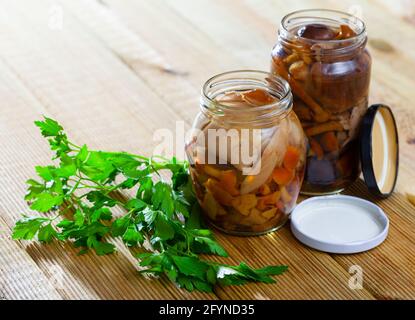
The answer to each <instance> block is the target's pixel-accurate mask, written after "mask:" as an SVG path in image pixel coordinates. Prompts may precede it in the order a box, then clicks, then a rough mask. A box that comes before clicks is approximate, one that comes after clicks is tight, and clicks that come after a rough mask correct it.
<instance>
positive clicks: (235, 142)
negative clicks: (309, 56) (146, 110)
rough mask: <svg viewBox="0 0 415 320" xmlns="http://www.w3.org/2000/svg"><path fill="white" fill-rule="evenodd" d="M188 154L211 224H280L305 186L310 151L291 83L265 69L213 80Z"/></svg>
mask: <svg viewBox="0 0 415 320" xmlns="http://www.w3.org/2000/svg"><path fill="white" fill-rule="evenodd" d="M186 154H187V156H188V159H189V162H190V173H191V177H192V181H193V184H194V189H195V192H196V196H197V199H198V201H199V203H200V205H201V207H202V209H203V212H204V213H205V217H206V219H207V221H208V222H210V223H211V224H212V225H213V226H215V227H217V228H218V229H220V230H222V231H224V232H227V233H231V234H237V235H257V234H263V233H266V232H269V231H272V230H276V229H277V228H279V227H280V226H282V225H283V224H284V223H285V221H286V220H287V218H288V215H289V213H290V212H291V211H292V209H293V207H294V206H295V203H296V200H297V197H298V194H299V192H300V188H301V184H302V181H303V177H304V167H305V157H306V138H305V135H304V132H303V130H302V127H301V124H300V122H299V120H298V118H297V116H296V115H295V113H294V112H293V111H292V94H291V91H290V88H289V85H288V83H287V82H286V81H285V80H284V79H282V78H280V77H277V76H275V75H272V74H270V73H267V72H261V71H233V72H227V73H223V74H219V75H217V76H215V77H213V78H211V79H210V80H208V81H207V82H206V83H205V85H204V86H203V90H202V95H201V98H200V112H199V114H198V115H197V117H196V119H195V122H194V124H193V128H192V133H191V135H190V138H189V139H188V141H187V142H186Z"/></svg>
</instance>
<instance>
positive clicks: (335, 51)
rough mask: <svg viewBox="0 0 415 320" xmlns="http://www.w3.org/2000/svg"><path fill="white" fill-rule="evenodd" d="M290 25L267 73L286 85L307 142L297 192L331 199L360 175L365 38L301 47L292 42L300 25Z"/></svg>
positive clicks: (365, 87)
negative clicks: (300, 188) (306, 150)
mask: <svg viewBox="0 0 415 320" xmlns="http://www.w3.org/2000/svg"><path fill="white" fill-rule="evenodd" d="M336 14H338V13H337V12H336ZM294 20H295V19H291V20H290V21H291V23H292V21H294ZM323 21H324V19H323ZM310 22H312V21H308V22H307V23H310ZM319 22H320V23H321V21H319ZM339 23H340V22H339ZM342 23H345V22H344V20H343V22H342ZM295 25H296V26H295V27H293V28H294V30H290V29H289V28H290V27H289V26H287V25H286V26H282V27H281V28H288V30H285V32H280V34H279V37H278V41H277V44H276V45H275V47H274V48H273V50H272V54H271V55H272V63H271V69H272V72H273V73H275V74H278V75H280V76H282V77H283V78H285V79H286V80H287V81H288V82H289V83H290V85H291V89H292V91H293V95H294V111H295V112H296V113H297V115H298V117H299V118H300V121H301V123H302V126H303V128H304V131H305V133H306V135H307V137H308V140H309V150H308V154H307V167H306V173H305V180H304V183H303V187H302V192H303V193H305V194H311V195H315V194H331V193H337V192H339V191H341V190H343V189H344V188H346V187H347V186H349V185H350V184H352V183H353V182H354V181H355V180H356V179H357V178H358V176H359V174H360V161H359V146H358V139H357V138H358V132H359V126H360V122H361V119H362V118H363V115H364V114H365V112H366V110H367V107H368V94H369V83H370V71H371V57H370V55H369V53H368V51H367V49H366V48H365V45H366V35H365V34H364V33H360V34H359V36H357V35H356V37H354V38H351V39H348V40H344V41H343V42H342V41H324V40H321V41H308V40H307V39H306V40H304V41H302V39H301V38H300V39H299V38H298V37H297V38H296V39H294V38H293V37H292V35H293V33H295V31H296V30H298V29H299V28H300V27H301V21H297V23H296V24H295ZM363 26H364V25H363Z"/></svg>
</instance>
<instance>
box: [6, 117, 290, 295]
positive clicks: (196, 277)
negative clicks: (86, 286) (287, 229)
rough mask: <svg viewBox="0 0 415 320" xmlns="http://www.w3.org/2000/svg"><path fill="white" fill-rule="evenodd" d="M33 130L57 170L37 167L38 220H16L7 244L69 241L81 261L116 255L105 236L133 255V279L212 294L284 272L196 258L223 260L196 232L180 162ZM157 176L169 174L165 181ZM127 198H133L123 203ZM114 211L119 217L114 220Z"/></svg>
mask: <svg viewBox="0 0 415 320" xmlns="http://www.w3.org/2000/svg"><path fill="white" fill-rule="evenodd" d="M35 124H36V126H38V127H39V128H40V130H41V133H42V135H43V136H44V137H46V138H47V139H48V141H49V144H50V148H51V149H52V150H53V151H54V153H55V156H54V158H53V160H55V161H54V163H56V165H48V166H37V167H36V168H35V169H36V172H37V174H38V176H39V178H38V179H37V180H35V179H29V180H28V181H27V184H28V191H27V194H26V196H25V199H26V200H27V201H28V203H29V204H30V208H31V209H33V210H35V211H38V212H39V213H41V214H42V215H41V216H34V217H28V216H23V218H22V219H21V220H19V221H18V222H17V223H16V225H15V227H14V230H13V239H16V240H17V239H23V240H31V239H33V238H35V237H36V236H37V239H38V240H39V241H41V242H46V243H48V242H51V241H52V240H54V239H56V240H59V241H68V240H70V241H72V242H73V243H74V245H75V247H79V248H80V254H83V253H86V252H87V251H88V250H90V249H92V250H94V251H95V252H96V253H97V254H98V255H105V254H109V253H112V252H114V251H115V246H114V245H113V244H112V243H111V242H108V240H109V239H110V237H119V238H121V239H122V241H123V242H124V244H125V245H126V246H128V247H131V248H140V250H141V253H139V254H138V255H137V258H138V260H139V265H140V266H141V267H142V271H140V272H142V273H146V274H155V275H163V274H164V275H166V276H167V277H168V278H169V279H170V280H171V281H173V282H174V283H176V284H177V285H178V286H179V287H182V288H186V289H187V290H189V291H192V290H195V289H196V290H200V291H207V292H211V291H212V290H213V288H214V286H215V285H216V284H221V285H239V284H244V283H247V282H250V281H259V282H264V283H273V282H275V280H274V279H273V278H272V277H271V276H273V275H279V274H282V273H283V272H284V271H286V270H287V267H286V266H268V267H265V268H262V269H253V268H251V267H249V266H248V265H246V264H245V263H240V264H239V265H237V266H231V265H226V264H221V263H217V262H213V261H208V260H204V259H201V257H200V255H201V254H208V255H209V254H213V255H218V256H221V257H226V256H227V253H226V251H225V249H224V248H223V247H222V246H221V245H220V244H219V243H218V242H217V241H216V240H215V238H214V236H213V233H212V232H211V231H210V230H209V229H206V228H203V223H202V221H201V220H200V215H199V213H200V207H199V205H198V203H197V201H196V198H195V196H194V192H193V189H192V185H191V181H190V178H189V173H188V163H187V162H183V161H178V160H177V159H175V158H173V159H165V158H163V157H151V158H147V157H143V156H139V155H134V154H130V153H126V152H106V151H96V150H91V149H89V148H88V147H87V146H86V145H83V146H78V145H76V144H74V143H73V142H71V141H69V140H68V137H67V135H66V134H65V132H64V131H63V128H62V126H61V125H60V124H59V123H58V122H56V121H55V120H53V119H50V118H46V117H45V119H44V120H43V121H36V122H35ZM163 172H167V173H169V178H168V179H167V180H166V178H165V175H164V174H163ZM123 191H125V192H123ZM127 191H128V194H130V195H131V194H133V195H134V196H130V197H127V196H126V193H127ZM116 208H119V209H121V210H122V211H123V212H124V215H123V216H121V217H118V218H116V219H114V217H113V211H114V210H115V209H116ZM145 243H147V245H144V244H145ZM145 248H147V249H145ZM133 251H135V250H133ZM143 251H145V252H143Z"/></svg>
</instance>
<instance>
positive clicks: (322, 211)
mask: <svg viewBox="0 0 415 320" xmlns="http://www.w3.org/2000/svg"><path fill="white" fill-rule="evenodd" d="M388 230H389V220H388V218H387V216H386V214H385V213H384V212H383V210H382V209H381V208H380V207H378V206H377V205H375V204H374V203H372V202H370V201H367V200H364V199H361V198H357V197H353V196H345V195H334V196H321V197H313V198H309V199H307V200H304V201H303V202H301V203H300V204H299V205H297V206H296V207H295V209H294V210H293V212H292V213H291V231H292V233H293V234H294V236H295V237H296V238H297V239H298V240H299V241H300V242H302V243H304V244H305V245H307V246H309V247H311V248H314V249H317V250H320V251H325V252H330V253H340V254H350V253H358V252H363V251H367V250H370V249H372V248H374V247H376V246H378V245H379V244H381V243H382V242H383V241H384V240H385V239H386V237H387V234H388Z"/></svg>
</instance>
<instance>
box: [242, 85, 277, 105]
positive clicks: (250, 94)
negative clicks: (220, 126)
mask: <svg viewBox="0 0 415 320" xmlns="http://www.w3.org/2000/svg"><path fill="white" fill-rule="evenodd" d="M242 97H243V99H244V100H245V102H247V103H249V104H250V105H252V106H254V107H256V106H264V105H267V104H271V103H273V102H275V101H276V100H277V99H276V98H274V97H273V96H272V95H270V94H269V93H268V92H267V91H265V90H263V89H254V90H250V91H247V92H244V93H243V94H242Z"/></svg>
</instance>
